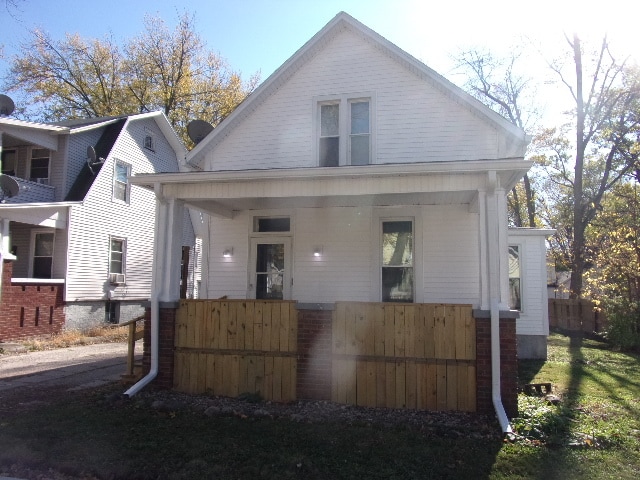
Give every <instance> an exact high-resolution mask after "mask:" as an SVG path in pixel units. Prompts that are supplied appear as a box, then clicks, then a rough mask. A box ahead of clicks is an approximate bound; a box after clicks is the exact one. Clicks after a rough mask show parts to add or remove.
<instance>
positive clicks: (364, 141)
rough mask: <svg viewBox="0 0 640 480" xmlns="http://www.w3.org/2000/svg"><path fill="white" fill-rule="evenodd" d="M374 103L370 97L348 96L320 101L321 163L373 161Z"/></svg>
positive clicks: (319, 162) (365, 163)
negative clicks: (372, 117)
mask: <svg viewBox="0 0 640 480" xmlns="http://www.w3.org/2000/svg"><path fill="white" fill-rule="evenodd" d="M371 104H372V103H371V99H370V98H358V97H354V98H349V97H348V96H346V95H343V96H341V97H339V98H335V99H327V100H323V101H320V102H318V112H319V118H318V120H317V121H318V124H319V125H318V165H319V166H321V167H337V166H339V165H368V164H370V163H371V150H372V149H371ZM341 138H345V139H347V140H345V141H341Z"/></svg>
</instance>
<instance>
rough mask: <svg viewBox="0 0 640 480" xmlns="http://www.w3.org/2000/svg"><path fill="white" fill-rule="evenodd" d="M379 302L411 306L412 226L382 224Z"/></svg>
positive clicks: (401, 222)
mask: <svg viewBox="0 0 640 480" xmlns="http://www.w3.org/2000/svg"><path fill="white" fill-rule="evenodd" d="M382 301H383V302H413V222H412V221H411V220H398V221H384V222H382Z"/></svg>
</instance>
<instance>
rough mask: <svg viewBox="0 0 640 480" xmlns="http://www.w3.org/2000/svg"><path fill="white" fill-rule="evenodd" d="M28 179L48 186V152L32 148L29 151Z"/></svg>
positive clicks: (44, 149) (43, 149)
mask: <svg viewBox="0 0 640 480" xmlns="http://www.w3.org/2000/svg"><path fill="white" fill-rule="evenodd" d="M29 179H30V180H31V181H32V182H38V183H44V184H46V185H48V184H49V150H47V149H46V148H34V149H32V150H31V167H30V169H29Z"/></svg>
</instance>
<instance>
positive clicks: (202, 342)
mask: <svg viewBox="0 0 640 480" xmlns="http://www.w3.org/2000/svg"><path fill="white" fill-rule="evenodd" d="M297 330H298V322H297V312H296V309H295V303H294V302H281V301H280V302H279V301H266V300H183V301H181V302H180V307H179V309H178V312H177V316H176V334H175V347H176V354H175V367H174V388H175V389H176V390H179V391H183V392H187V393H207V392H208V393H211V394H213V395H224V396H238V395H240V394H242V393H259V394H260V395H261V396H262V397H263V398H265V399H267V400H274V401H291V400H295V398H296V369H297V362H296V352H297Z"/></svg>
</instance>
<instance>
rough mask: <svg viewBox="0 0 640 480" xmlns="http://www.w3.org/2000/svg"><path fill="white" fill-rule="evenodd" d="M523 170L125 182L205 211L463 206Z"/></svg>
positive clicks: (342, 171) (299, 172)
mask: <svg viewBox="0 0 640 480" xmlns="http://www.w3.org/2000/svg"><path fill="white" fill-rule="evenodd" d="M530 167H531V162H530V161H528V160H523V159H522V158H507V159H499V160H477V161H467V162H430V163H419V164H386V165H367V166H343V167H313V168H291V169H288V168H287V169H263V170H235V171H215V172H214V171H207V172H187V173H161V174H141V175H136V176H135V177H132V178H131V179H130V180H131V183H132V184H134V185H140V186H143V187H146V188H150V189H154V190H156V192H157V193H159V194H160V195H162V196H164V197H168V198H176V199H181V200H183V201H185V203H186V204H187V205H189V206H191V207H193V208H196V209H198V210H202V211H204V212H206V213H209V214H213V215H218V216H223V217H228V218H232V217H233V212H234V211H242V210H251V209H272V208H287V207H303V208H304V207H334V206H383V205H434V204H470V205H474V204H475V202H476V201H477V193H478V191H479V190H487V189H490V188H492V186H491V183H492V182H491V180H490V178H489V177H490V176H489V175H488V172H495V173H496V177H497V178H498V182H499V185H498V186H499V187H500V188H504V189H505V190H509V189H511V188H512V187H513V185H514V184H515V183H516V182H517V181H518V180H519V179H520V178H521V177H522V175H524V173H526V172H527V171H528V170H529V168H530Z"/></svg>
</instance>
